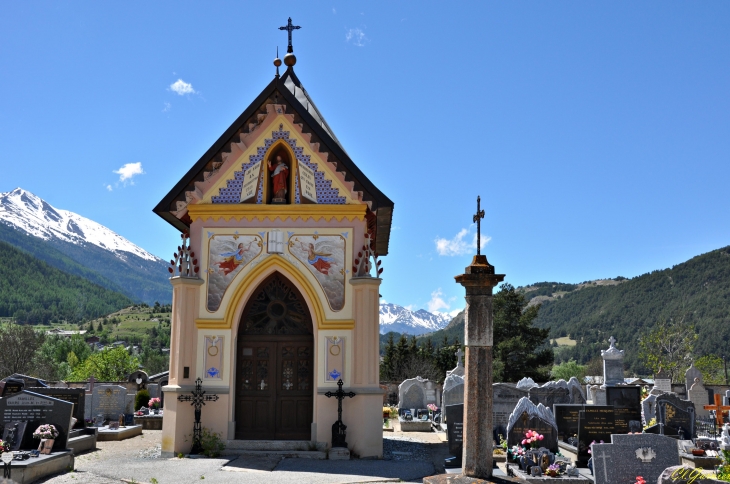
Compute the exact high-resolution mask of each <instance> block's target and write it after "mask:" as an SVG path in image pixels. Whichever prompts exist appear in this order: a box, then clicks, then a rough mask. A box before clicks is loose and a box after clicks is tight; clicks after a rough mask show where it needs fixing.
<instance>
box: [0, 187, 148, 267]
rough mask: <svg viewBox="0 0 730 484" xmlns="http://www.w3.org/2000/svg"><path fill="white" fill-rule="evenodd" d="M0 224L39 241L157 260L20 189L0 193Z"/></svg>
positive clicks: (77, 216)
mask: <svg viewBox="0 0 730 484" xmlns="http://www.w3.org/2000/svg"><path fill="white" fill-rule="evenodd" d="M0 221H2V222H4V223H5V224H7V225H11V226H13V227H15V228H16V229H19V230H22V231H23V232H25V233H27V234H28V235H32V236H34V237H39V238H41V239H43V240H49V239H51V238H56V239H59V240H62V241H64V242H71V243H72V244H76V245H79V244H84V243H89V244H93V245H96V246H98V247H101V248H102V249H105V250H108V251H111V252H114V253H115V255H116V256H117V257H119V258H121V259H123V258H124V257H125V256H126V254H125V253H131V254H134V255H136V256H138V257H141V258H142V259H145V260H149V261H161V260H162V259H160V258H159V257H155V256H154V255H152V254H150V253H149V252H147V251H146V250H144V249H142V248H141V247H139V246H137V245H134V244H133V243H132V242H130V241H128V240H127V239H125V238H124V237H122V236H121V235H119V234H117V233H114V232H112V231H111V230H109V229H108V228H106V227H104V226H103V225H101V224H98V223H96V222H94V221H93V220H89V219H88V218H85V217H82V216H81V215H78V214H75V213H73V212H69V211H68V210H61V209H58V208H55V207H52V206H51V205H50V204H49V203H48V202H46V201H45V200H43V199H42V198H40V197H38V196H36V195H34V194H32V193H31V192H29V191H27V190H23V189H22V188H16V189H15V190H13V191H12V192H7V193H0Z"/></svg>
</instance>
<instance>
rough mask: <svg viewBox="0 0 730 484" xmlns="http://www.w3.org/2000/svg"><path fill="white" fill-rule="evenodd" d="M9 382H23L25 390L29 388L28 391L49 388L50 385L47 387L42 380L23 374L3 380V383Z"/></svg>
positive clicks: (14, 374)
mask: <svg viewBox="0 0 730 484" xmlns="http://www.w3.org/2000/svg"><path fill="white" fill-rule="evenodd" d="M8 380H23V382H24V383H25V388H28V389H30V387H47V386H48V385H46V381H45V380H41V379H39V378H36V377H34V376H28V375H23V374H22V373H13V374H12V375H10V376H9V377H7V378H4V379H3V381H8Z"/></svg>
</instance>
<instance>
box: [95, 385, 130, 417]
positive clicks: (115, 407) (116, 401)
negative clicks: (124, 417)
mask: <svg viewBox="0 0 730 484" xmlns="http://www.w3.org/2000/svg"><path fill="white" fill-rule="evenodd" d="M126 408H127V389H126V387H123V386H119V385H96V386H94V393H93V399H92V401H91V415H94V416H96V415H100V414H101V415H103V416H104V418H105V419H111V420H116V419H117V418H118V417H119V414H120V413H128V412H125V410H126Z"/></svg>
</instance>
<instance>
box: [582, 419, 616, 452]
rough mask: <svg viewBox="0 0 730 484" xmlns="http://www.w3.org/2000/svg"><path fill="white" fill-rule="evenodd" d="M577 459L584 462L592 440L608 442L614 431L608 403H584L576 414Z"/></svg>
mask: <svg viewBox="0 0 730 484" xmlns="http://www.w3.org/2000/svg"><path fill="white" fill-rule="evenodd" d="M578 419H579V420H578V460H579V461H581V462H586V461H588V459H590V457H591V454H589V453H588V449H590V445H591V443H592V442H593V441H596V442H600V441H604V442H610V441H611V434H612V433H614V427H615V422H614V416H613V407H611V406H608V405H586V406H585V407H584V408H583V410H581V411H580V413H579V416H578Z"/></svg>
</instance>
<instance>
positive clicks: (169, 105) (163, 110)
mask: <svg viewBox="0 0 730 484" xmlns="http://www.w3.org/2000/svg"><path fill="white" fill-rule="evenodd" d="M170 109H172V105H171V104H170V103H165V107H164V108H162V112H163V113H166V112H168V111H169V110H170Z"/></svg>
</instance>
